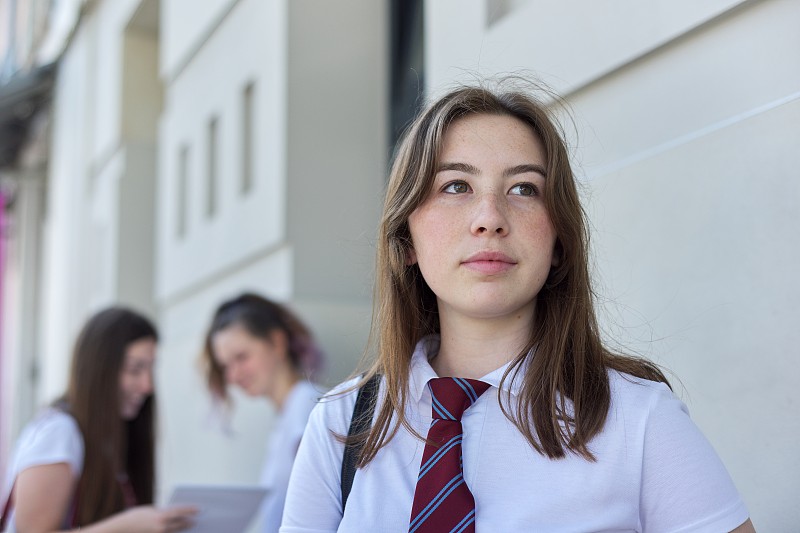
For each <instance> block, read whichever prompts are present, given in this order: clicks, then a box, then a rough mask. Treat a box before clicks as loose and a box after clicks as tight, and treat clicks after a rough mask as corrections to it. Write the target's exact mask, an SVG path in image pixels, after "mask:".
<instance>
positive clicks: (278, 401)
mask: <svg viewBox="0 0 800 533" xmlns="http://www.w3.org/2000/svg"><path fill="white" fill-rule="evenodd" d="M278 377H279V379H276V380H275V389H274V390H273V391H272V397H271V398H270V400H272V401H273V402H274V403H275V407H276V408H277V409H278V411H283V406H284V405H285V404H286V399H287V398H288V397H289V394H290V393H291V392H292V389H293V388H294V386H295V385H297V383H298V382H299V381H300V375H299V374H298V373H297V372H296V371H295V370H294V369H293V368H291V367H289V366H287V367H285V368H284V369H283V370H282V371H281V375H280V376H278Z"/></svg>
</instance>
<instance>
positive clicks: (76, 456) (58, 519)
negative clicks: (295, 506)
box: [0, 307, 196, 533]
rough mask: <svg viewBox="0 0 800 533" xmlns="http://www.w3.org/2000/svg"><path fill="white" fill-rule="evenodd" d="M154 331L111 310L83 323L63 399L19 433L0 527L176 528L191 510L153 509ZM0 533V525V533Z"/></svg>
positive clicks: (134, 316) (24, 531)
mask: <svg viewBox="0 0 800 533" xmlns="http://www.w3.org/2000/svg"><path fill="white" fill-rule="evenodd" d="M157 341H158V334H157V332H156V329H155V327H154V326H153V324H152V323H151V322H150V321H149V320H148V319H147V318H145V317H143V316H142V315H140V314H138V313H136V312H134V311H131V310H129V309H125V308H121V307H113V308H110V309H106V310H104V311H100V312H99V313H97V314H95V315H94V316H92V317H91V318H90V319H89V321H88V322H87V323H86V325H84V327H83V329H82V330H81V332H80V334H79V335H78V339H77V341H76V343H75V348H74V351H73V355H72V367H71V370H70V377H69V385H68V388H67V392H66V394H64V396H63V397H62V398H61V399H59V400H58V401H56V402H55V403H54V404H53V405H52V406H51V407H50V408H48V409H46V410H45V411H44V412H42V413H41V414H40V415H39V416H38V417H37V418H36V419H35V420H34V421H33V422H31V423H30V424H29V425H28V426H26V428H25V429H24V430H23V432H22V434H21V435H20V438H19V440H18V442H17V447H16V452H15V454H14V456H13V459H12V461H11V468H10V470H9V473H8V476H7V480H6V484H5V491H4V494H5V495H6V500H4V501H5V502H6V503H5V509H4V511H3V519H2V521H3V522H4V523H5V527H6V528H8V529H7V531H9V532H15V531H18V532H20V533H28V532H35V533H39V532H45V531H64V530H68V529H72V528H74V527H78V528H80V529H81V531H86V532H88V533H104V532H120V533H123V532H125V533H127V532H129V533H134V532H137V533H139V532H167V531H181V530H183V529H186V528H187V527H189V526H190V525H191V523H192V516H193V515H194V514H195V512H196V509H194V508H191V507H174V508H170V509H157V508H155V507H153V505H152V503H153V486H154V481H155V450H154V444H155V435H154V433H155V397H154V394H153V365H154V362H155V355H156V343H157ZM0 529H2V528H0Z"/></svg>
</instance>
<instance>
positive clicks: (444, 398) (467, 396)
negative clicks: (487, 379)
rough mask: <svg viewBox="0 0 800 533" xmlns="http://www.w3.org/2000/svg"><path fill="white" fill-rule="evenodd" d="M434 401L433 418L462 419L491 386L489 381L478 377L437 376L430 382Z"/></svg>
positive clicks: (429, 385)
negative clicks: (465, 412) (485, 381)
mask: <svg viewBox="0 0 800 533" xmlns="http://www.w3.org/2000/svg"><path fill="white" fill-rule="evenodd" d="M428 387H429V388H430V390H431V400H432V402H433V409H432V412H433V418H434V419H439V420H461V415H463V414H464V411H466V410H467V409H469V408H470V407H471V406H472V404H473V403H475V400H477V399H478V397H479V396H480V395H481V394H483V393H484V392H486V390H487V389H488V388H489V384H488V383H484V382H483V381H478V380H477V379H465V378H436V379H432V380H430V381H429V382H428Z"/></svg>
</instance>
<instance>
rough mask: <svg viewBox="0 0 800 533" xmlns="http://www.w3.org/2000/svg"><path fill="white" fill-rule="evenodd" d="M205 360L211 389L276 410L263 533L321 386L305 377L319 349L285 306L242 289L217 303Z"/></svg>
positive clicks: (276, 513) (274, 518) (280, 499)
mask: <svg viewBox="0 0 800 533" xmlns="http://www.w3.org/2000/svg"><path fill="white" fill-rule="evenodd" d="M203 360H204V362H205V367H206V379H207V383H208V386H209V389H210V391H211V393H212V394H213V395H214V396H215V397H216V398H217V399H220V400H223V401H224V400H228V398H229V396H228V389H227V386H228V384H232V385H235V386H237V387H239V388H240V389H242V390H243V391H244V392H245V394H247V395H249V396H253V397H261V398H265V399H266V400H267V401H269V402H270V403H272V404H273V405H274V406H275V408H276V409H277V410H278V413H279V415H278V420H277V423H276V424H275V427H274V429H273V431H272V434H271V435H272V436H271V438H270V440H269V442H268V443H267V450H266V459H265V462H264V466H263V468H262V471H261V484H262V485H263V486H265V487H266V488H267V489H269V492H268V493H267V497H266V501H265V503H264V506H263V508H262V514H263V524H264V529H263V531H264V533H276V532H277V531H278V528H279V527H280V524H281V516H282V513H283V504H284V501H285V499H286V488H287V486H288V484H289V474H290V473H291V469H292V463H293V462H294V457H295V454H296V453H297V448H298V446H299V445H300V438H301V437H302V436H303V430H304V429H305V427H306V422H307V421H308V415H309V413H310V412H311V409H312V408H313V407H314V405H316V403H317V400H318V399H319V396H320V389H319V387H318V386H316V385H314V384H313V383H311V382H310V381H309V380H308V376H310V375H313V374H314V373H315V372H317V371H318V370H319V367H320V365H321V362H322V353H321V352H320V350H319V349H318V348H317V345H316V343H315V342H314V339H313V338H312V335H311V332H310V331H309V329H308V328H307V327H306V326H305V325H304V324H303V323H302V322H301V321H300V319H298V318H297V317H296V316H295V315H294V314H292V313H291V312H290V311H289V310H288V309H287V308H286V307H284V306H283V305H280V304H278V303H276V302H273V301H271V300H268V299H266V298H264V297H262V296H259V295H256V294H242V295H241V296H238V297H236V298H233V299H232V300H229V301H227V302H224V303H223V304H222V305H220V306H219V308H217V310H216V312H215V313H214V318H213V319H212V321H211V326H210V327H209V329H208V333H207V334H206V342H205V350H204V352H203Z"/></svg>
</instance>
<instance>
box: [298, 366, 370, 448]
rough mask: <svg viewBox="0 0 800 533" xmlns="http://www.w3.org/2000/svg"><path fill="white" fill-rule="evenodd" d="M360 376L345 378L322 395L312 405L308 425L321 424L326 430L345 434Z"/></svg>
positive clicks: (356, 394)
mask: <svg viewBox="0 0 800 533" xmlns="http://www.w3.org/2000/svg"><path fill="white" fill-rule="evenodd" d="M360 381H361V378H360V377H356V378H353V379H350V380H347V381H345V382H343V383H340V384H339V385H337V386H335V387H334V388H333V389H331V390H330V391H329V392H328V393H327V394H325V395H324V396H322V397H321V398H320V399H319V401H318V402H317V405H316V406H314V409H313V411H312V412H311V416H310V418H309V425H311V424H312V423H313V424H315V425H316V426H318V427H319V426H322V427H324V428H325V429H326V430H328V431H332V432H333V433H336V434H339V435H346V434H347V431H348V429H349V427H350V419H351V418H352V416H353V408H354V407H355V405H356V398H357V397H358V391H359V388H358V385H359V383H360Z"/></svg>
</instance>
